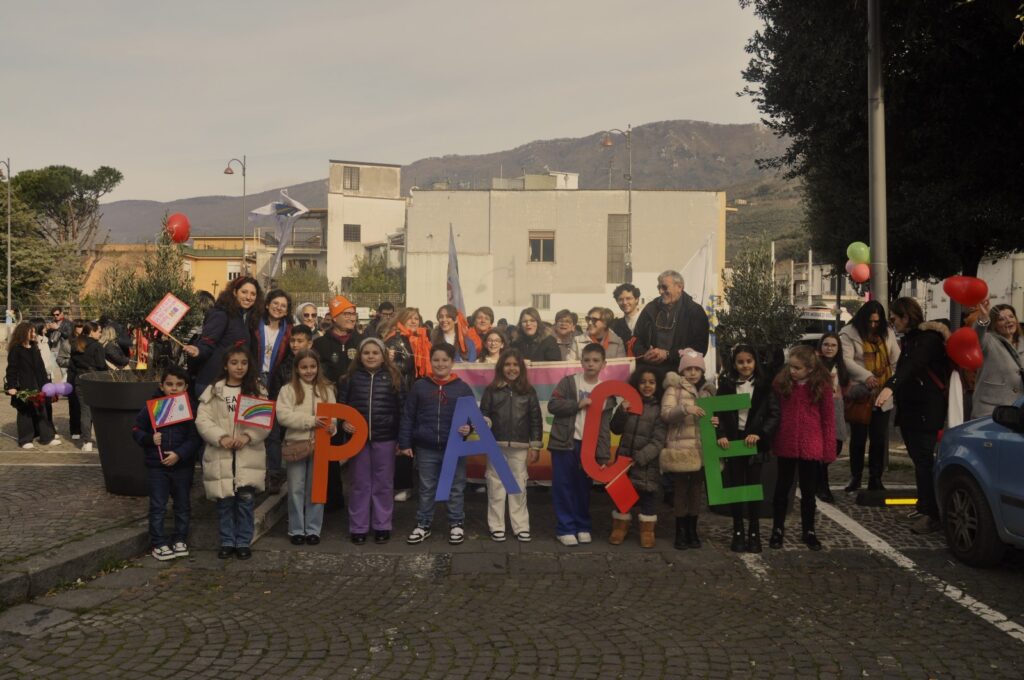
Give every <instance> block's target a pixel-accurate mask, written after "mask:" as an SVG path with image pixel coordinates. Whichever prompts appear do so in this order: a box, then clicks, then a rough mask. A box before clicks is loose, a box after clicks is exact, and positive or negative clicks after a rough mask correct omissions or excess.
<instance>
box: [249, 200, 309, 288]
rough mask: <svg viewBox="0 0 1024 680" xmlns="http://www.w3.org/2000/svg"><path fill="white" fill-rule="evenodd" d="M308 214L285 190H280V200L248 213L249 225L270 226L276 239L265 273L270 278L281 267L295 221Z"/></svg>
mask: <svg viewBox="0 0 1024 680" xmlns="http://www.w3.org/2000/svg"><path fill="white" fill-rule="evenodd" d="M308 212H309V208H307V207H306V206H304V205H302V204H301V203H299V202H298V201H296V200H295V199H294V198H292V197H291V196H289V195H288V190H287V189H282V190H281V200H279V201H274V202H272V203H267V204H266V205H264V206H261V207H259V208H256V209H255V210H250V211H249V223H250V224H252V225H253V226H272V227H274V236H276V237H277V253H275V254H274V260H273V262H272V264H271V265H270V270H269V271H268V272H267V277H268V278H270V277H272V276H274V274H276V273H277V270H278V268H279V267H280V266H281V258H282V257H284V250H285V248H287V247H288V246H289V245H290V244H291V242H292V231H293V230H294V229H295V221H296V220H298V219H299V218H300V217H302V216H303V215H305V214H306V213H308Z"/></svg>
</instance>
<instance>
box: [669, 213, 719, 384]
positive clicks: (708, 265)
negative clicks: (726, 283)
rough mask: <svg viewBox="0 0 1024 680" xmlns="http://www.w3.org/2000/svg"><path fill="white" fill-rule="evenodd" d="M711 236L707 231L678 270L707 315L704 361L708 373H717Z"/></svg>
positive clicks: (713, 264)
mask: <svg viewBox="0 0 1024 680" xmlns="http://www.w3.org/2000/svg"><path fill="white" fill-rule="evenodd" d="M713 238H714V233H709V234H708V237H707V238H706V239H705V240H704V244H703V245H702V246H701V247H700V249H699V250H698V251H697V252H696V253H694V254H693V256H692V257H691V258H690V260H689V261H688V262H687V263H686V265H685V266H684V267H683V269H682V271H681V272H679V273H680V274H682V275H683V282H684V288H685V290H686V292H687V294H688V295H689V296H690V297H692V298H693V301H694V302H696V303H697V304H698V305H700V306H701V307H703V308H704V312H705V313H706V314H707V315H708V325H709V327H710V329H711V332H710V337H709V338H708V351H707V354H705V355H704V363H705V365H706V366H708V367H709V370H708V373H709V374H710V375H715V374H717V373H718V364H717V363H716V361H717V358H716V350H715V346H716V341H715V326H717V325H718V322H717V318H718V317H717V311H716V309H715V306H716V304H717V303H718V302H719V299H718V296H717V295H715V291H716V290H717V289H718V281H717V278H718V272H716V271H715V248H714V240H713Z"/></svg>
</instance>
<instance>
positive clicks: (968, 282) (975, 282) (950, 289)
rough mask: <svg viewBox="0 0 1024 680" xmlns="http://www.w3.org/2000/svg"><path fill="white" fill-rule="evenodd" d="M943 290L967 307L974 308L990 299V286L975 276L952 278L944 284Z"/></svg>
mask: <svg viewBox="0 0 1024 680" xmlns="http://www.w3.org/2000/svg"><path fill="white" fill-rule="evenodd" d="M942 290H944V291H945V292H946V295H948V296H949V297H951V298H952V299H954V300H956V301H957V302H959V303H960V304H962V305H964V306H965V307H973V306H974V305H976V304H978V303H979V302H981V301H982V300H984V299H985V298H986V297H988V284H987V283H985V282H984V281H982V280H981V279H978V278H975V277H973V276H950V277H949V278H948V279H946V280H945V281H943V282H942Z"/></svg>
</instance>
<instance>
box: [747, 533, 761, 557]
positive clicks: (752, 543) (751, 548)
mask: <svg viewBox="0 0 1024 680" xmlns="http://www.w3.org/2000/svg"><path fill="white" fill-rule="evenodd" d="M761 550H762V548H761V535H760V534H758V533H756V532H755V533H752V534H750V535H749V536H747V552H748V553H759V552H761Z"/></svg>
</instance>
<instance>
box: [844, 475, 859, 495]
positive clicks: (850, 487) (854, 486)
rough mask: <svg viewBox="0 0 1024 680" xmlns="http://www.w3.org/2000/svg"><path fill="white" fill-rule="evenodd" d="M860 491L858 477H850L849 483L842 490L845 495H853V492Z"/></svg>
mask: <svg viewBox="0 0 1024 680" xmlns="http://www.w3.org/2000/svg"><path fill="white" fill-rule="evenodd" d="M858 490H860V475H856V476H853V477H850V483H849V484H847V485H846V488H845V489H843V491H845V492H846V493H853V492H854V491H858Z"/></svg>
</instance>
